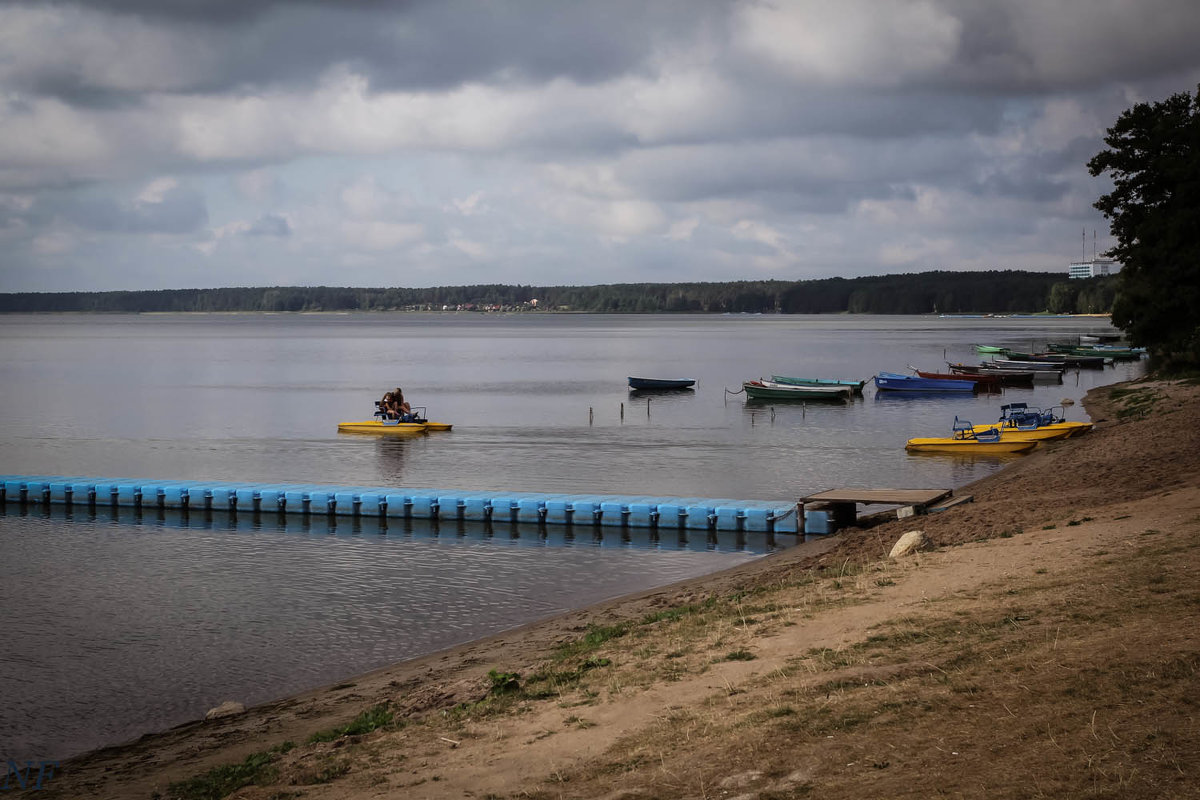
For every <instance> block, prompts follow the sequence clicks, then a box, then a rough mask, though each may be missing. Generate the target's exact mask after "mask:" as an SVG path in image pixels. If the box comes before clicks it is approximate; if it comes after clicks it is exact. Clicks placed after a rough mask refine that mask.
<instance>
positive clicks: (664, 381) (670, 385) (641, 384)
mask: <svg viewBox="0 0 1200 800" xmlns="http://www.w3.org/2000/svg"><path fill="white" fill-rule="evenodd" d="M695 385H696V379H695V378H634V377H631V378H629V388H630V389H639V390H643V391H644V390H647V389H650V390H656V391H677V390H680V389H691V388H692V387H693V386H695Z"/></svg>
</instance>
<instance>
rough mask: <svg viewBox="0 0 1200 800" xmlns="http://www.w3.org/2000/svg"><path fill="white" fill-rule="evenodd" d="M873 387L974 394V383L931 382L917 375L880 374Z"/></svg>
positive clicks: (959, 381)
mask: <svg viewBox="0 0 1200 800" xmlns="http://www.w3.org/2000/svg"><path fill="white" fill-rule="evenodd" d="M875 387H876V388H877V389H879V390H880V391H889V392H975V391H977V390H978V388H979V387H978V386H977V385H976V384H975V382H974V381H969V380H966V379H965V378H964V379H963V380H931V379H929V378H922V377H919V376H917V375H901V374H899V373H896V372H881V373H879V374H878V375H876V376H875Z"/></svg>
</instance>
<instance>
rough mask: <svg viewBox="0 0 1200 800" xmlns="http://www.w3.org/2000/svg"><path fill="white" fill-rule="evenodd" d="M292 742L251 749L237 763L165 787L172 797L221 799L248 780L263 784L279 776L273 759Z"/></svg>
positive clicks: (179, 799)
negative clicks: (254, 751) (260, 749)
mask: <svg viewBox="0 0 1200 800" xmlns="http://www.w3.org/2000/svg"><path fill="white" fill-rule="evenodd" d="M294 746H295V745H294V744H293V743H292V742H284V743H283V744H281V745H280V746H279V747H274V748H272V749H270V750H267V751H266V752H263V753H251V754H250V755H248V756H246V758H245V760H244V761H242V762H241V763H240V764H223V765H221V766H219V767H213V768H212V769H210V770H209V771H208V772H205V773H204V774H202V775H197V776H196V777H194V778H188V779H187V780H185V781H178V782H176V783H172V784H170V785H169V786H168V787H167V791H168V792H169V794H170V796H171V797H172V798H173V800H221V798H223V797H227V796H229V795H231V794H233V793H234V792H236V791H237V790H238V789H241V788H242V787H244V786H250V785H251V784H254V785H258V786H265V785H267V784H270V783H273V782H274V781H275V780H276V779H277V778H278V777H279V770H278V769H277V768H276V767H275V760H276V758H277V757H278V756H279V754H281V753H286V752H287V751H288V750H291V749H292V748H293V747H294Z"/></svg>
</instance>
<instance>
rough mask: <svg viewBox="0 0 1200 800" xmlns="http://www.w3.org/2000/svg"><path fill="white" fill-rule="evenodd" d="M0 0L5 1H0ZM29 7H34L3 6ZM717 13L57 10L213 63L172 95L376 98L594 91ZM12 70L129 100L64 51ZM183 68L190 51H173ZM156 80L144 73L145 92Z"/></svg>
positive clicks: (630, 9) (469, 6)
mask: <svg viewBox="0 0 1200 800" xmlns="http://www.w3.org/2000/svg"><path fill="white" fill-rule="evenodd" d="M0 2H2V0H0ZM11 5H17V6H24V7H25V8H28V9H34V8H44V6H41V5H40V4H33V3H11ZM721 6H722V4H720V3H717V4H715V8H714V4H712V3H699V2H689V0H667V2H658V3H654V4H645V3H639V2H632V0H623V1H622V2H606V3H560V2H557V0H555V1H554V2H535V3H518V4H508V3H491V2H406V3H396V2H382V1H381V2H372V1H371V0H357V2H345V1H344V0H325V1H324V2H315V1H313V2H268V1H267V0H259V1H258V2H246V3H242V2H236V1H233V0H229V1H222V2H208V0H183V1H181V2H161V3H158V2H153V0H145V2H143V1H142V0H104V1H103V2H90V0H89V2H87V3H62V4H58V5H57V6H56V7H57V8H60V9H64V10H69V11H72V12H81V13H86V14H93V15H95V14H99V15H101V18H102V19H105V20H106V21H108V22H112V23H117V24H119V22H120V17H121V16H129V17H135V18H136V19H137V20H138V21H140V22H141V23H144V24H145V25H147V26H149V28H150V29H151V30H153V31H156V32H158V33H160V34H164V35H177V36H179V37H181V38H185V39H186V40H187V41H188V42H189V43H190V44H195V45H198V50H199V51H200V52H201V53H204V52H219V53H220V54H221V57H220V58H219V59H218V60H215V61H212V62H208V61H203V60H202V61H200V62H198V63H197V64H196V68H195V69H192V70H189V73H188V75H187V77H186V79H181V82H180V83H179V85H177V86H175V87H174V89H175V90H176V91H179V92H183V93H215V92H224V91H235V92H246V91H250V90H253V89H254V88H255V87H260V88H261V87H272V86H304V85H307V84H309V83H311V82H312V81H314V80H315V79H316V78H318V77H319V76H320V75H322V74H323V73H324V72H325V71H327V70H328V69H329V68H330V67H331V66H333V65H338V64H344V65H348V66H349V67H351V68H352V69H353V70H354V71H356V72H357V73H359V74H362V75H364V76H366V77H367V78H368V79H369V81H370V84H371V88H372V89H373V90H376V91H384V90H408V91H437V90H444V89H447V88H451V87H455V86H460V85H462V84H465V83H471V82H475V83H500V84H523V83H540V82H543V81H546V80H552V79H555V78H563V79H567V80H570V81H574V82H577V83H580V84H591V83H596V82H599V81H603V80H607V79H611V78H613V77H615V76H618V75H622V74H626V73H628V72H630V71H634V72H636V71H638V70H640V69H643V66H642V65H643V63H644V62H645V60H646V59H647V58H648V57H650V56H651V55H652V54H653V53H654V52H655V49H656V48H657V47H660V46H662V45H663V44H664V43H665V42H670V41H672V40H677V41H686V40H687V39H689V38H691V37H692V36H693V35H694V33H695V30H696V28H697V27H698V26H701V25H703V24H706V22H707V21H708V20H709V19H710V18H712V17H716V18H718V19H719V18H720V17H721V16H723V14H724V12H723V11H722V10H721ZM63 55H64V56H65V58H64V59H63V60H62V61H60V62H57V63H46V62H45V61H42V60H39V61H38V63H37V64H36V65H35V66H33V67H31V68H29V69H28V70H19V71H17V73H16V75H15V82H16V83H17V85H19V86H20V87H21V88H23V89H25V90H26V91H30V92H33V93H35V94H47V95H51V96H54V97H58V98H60V99H62V100H64V101H66V102H70V103H77V104H80V105H85V106H88V105H96V106H104V105H111V104H116V103H120V102H129V99H130V98H132V97H136V96H137V95H138V93H139V92H140V91H141V90H140V89H139V87H138V86H136V85H129V86H125V87H107V86H103V85H97V83H96V79H95V76H92V75H88V74H87V72H86V70H85V69H83V68H82V67H81V65H80V64H79V63H78V62H77V61H75V60H73V59H72V58H71V54H70V53H64V54H63ZM178 57H179V58H181V59H187V58H189V57H195V54H189V53H188V52H186V51H185V52H180V53H179V54H178ZM155 78H156V76H153V75H147V76H146V82H145V85H146V88H153V87H154V84H155Z"/></svg>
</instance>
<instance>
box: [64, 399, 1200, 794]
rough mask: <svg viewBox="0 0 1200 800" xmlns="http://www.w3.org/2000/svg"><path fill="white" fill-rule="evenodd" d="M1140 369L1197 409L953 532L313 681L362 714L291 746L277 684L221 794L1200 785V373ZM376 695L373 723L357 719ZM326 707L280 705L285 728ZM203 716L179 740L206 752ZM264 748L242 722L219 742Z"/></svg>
mask: <svg viewBox="0 0 1200 800" xmlns="http://www.w3.org/2000/svg"><path fill="white" fill-rule="evenodd" d="M1138 388H1140V389H1141V388H1144V389H1146V390H1147V391H1145V392H1140V393H1139V394H1137V395H1127V396H1118V397H1116V398H1110V402H1111V403H1114V404H1115V403H1117V402H1119V401H1121V400H1123V399H1125V397H1136V398H1142V397H1151V396H1152V397H1154V398H1155V400H1154V402H1153V405H1152V408H1153V409H1154V411H1155V413H1158V412H1160V411H1164V410H1165V411H1170V412H1181V413H1170V414H1167V415H1166V416H1164V417H1160V418H1155V417H1153V416H1150V417H1147V418H1145V419H1139V416H1140V415H1139V414H1128V415H1125V416H1124V417H1123V419H1124V420H1125V421H1123V422H1121V423H1120V425H1119V427H1118V428H1113V427H1112V426H1110V427H1109V429H1108V430H1105V428H1104V426H1101V427H1100V428H1099V429H1098V430H1097V432H1096V433H1095V434H1092V435H1091V436H1089V437H1087V438H1085V439H1084V440H1082V441H1080V442H1078V443H1073V444H1070V445H1069V446H1066V447H1057V448H1047V450H1046V451H1045V452H1039V453H1038V454H1036V455H1035V456H1031V457H1029V458H1028V459H1027V460H1025V461H1023V462H1021V466H1020V467H1019V468H1016V469H1010V470H1007V471H1006V472H1005V473H1003V474H1002V475H1000V476H997V478H996V479H989V480H988V481H984V482H982V483H981V484H979V485H977V486H976V487H973V491H974V493H975V495H976V502H975V503H973V504H970V505H967V506H960V507H959V508H958V509H955V510H953V511H950V512H945V513H944V514H941V515H936V516H931V517H927V518H924V519H923V520H922V521H921V524H922V527H924V528H925V529H926V532H927V533H928V534H930V535H931V536H932V538H933V539H934V541H935V542H936V543H938V544H939V545H940V549H939V550H938V551H936V552H932V553H923V554H920V555H918V556H916V557H913V558H910V559H908V560H905V561H903V562H892V561H889V560H887V559H886V558H885V557H884V555H885V554H886V553H887V551H888V549H889V548H890V546H891V543H892V542H893V541H894V540H895V539H896V538H898V536H899V535H900V533H902V532H903V531H904V530H905V529H907V528H908V527H911V526H912V524H913V522H912V521H911V520H909V521H905V522H904V523H894V524H889V525H884V526H881V527H879V528H876V529H872V530H870V531H862V532H857V533H854V534H851V535H846V536H843V537H839V544H838V546H837V547H836V548H835V549H833V550H832V551H830V552H828V553H826V554H824V555H822V556H819V557H813V558H809V559H808V560H806V561H796V560H789V559H787V558H786V557H785V558H780V559H772V560H768V561H766V562H764V563H763V564H762V565H761V566H760V567H758V568H756V569H754V570H747V571H744V572H739V573H736V574H733V575H731V576H726V577H724V578H710V579H707V580H706V581H705V582H704V583H703V584H698V585H691V586H687V587H680V588H676V589H673V590H670V591H664V592H662V593H660V594H659V595H657V596H650V597H647V598H641V599H639V600H636V601H631V602H628V603H625V604H622V605H619V606H614V607H613V608H611V609H608V610H606V611H604V612H603V613H599V612H598V613H585V614H582V615H577V616H575V617H571V618H570V619H581V620H585V621H584V622H576V623H574V624H573V627H571V628H568V627H567V625H568V624H569V623H562V624H560V626H559V627H555V626H545V627H544V628H542V629H541V630H545V631H547V634H546V635H545V636H544V637H543V638H542V639H536V638H535V639H531V640H530V641H528V642H526V643H524V645H522V646H515V647H509V646H506V645H505V643H504V641H500V642H497V643H492V644H487V645H480V646H478V648H473V647H469V648H467V649H464V650H463V651H462V652H460V653H458V654H457V655H455V656H454V657H453V658H451V657H449V656H447V657H445V658H446V659H449V660H447V661H446V662H445V663H446V666H442V667H434V666H431V665H430V664H431V663H432V660H431V661H429V662H425V666H422V667H420V668H419V669H416V668H413V669H409V670H408V671H407V672H404V671H401V672H400V673H398V674H399V675H400V676H404V677H402V679H391V680H388V679H387V677H386V676H385V677H383V678H377V679H372V680H366V679H363V680H359V681H357V682H356V684H357V685H356V687H355V692H356V693H358V694H356V697H361V698H362V699H360V700H357V701H356V702H357V703H359V704H360V705H359V707H357V708H353V707H352V706H344V707H343V706H341V701H340V700H339V699H338V694H337V689H336V688H335V689H332V690H330V691H329V692H327V693H325V694H323V695H319V696H318V697H317V698H316V699H315V700H310V701H306V702H311V703H313V705H312V706H305V705H303V704H301V708H311V709H312V712H311V713H317V712H319V711H322V710H323V711H324V713H326V714H327V715H330V716H335V715H334V714H333V712H331V711H330V709H333V708H344V709H345V710H344V711H342V712H340V713H342V714H347V713H348V715H346V716H343V717H342V718H341V721H340V722H338V723H337V724H334V725H332V726H330V725H329V724H328V723H327V724H325V725H324V726H323V728H320V729H318V730H323V731H325V734H324V735H318V736H310V734H311V733H312V731H311V730H309V731H305V732H304V733H303V735H299V736H296V735H293V736H292V737H291V738H293V739H294V740H295V741H301V742H304V744H301V745H298V746H294V747H290V748H278V747H277V748H274V749H268V748H269V747H270V745H271V744H272V741H271V740H270V739H267V738H266V737H264V736H262V735H261V734H255V733H254V732H253V731H254V730H255V728H254V725H255V724H260V725H262V726H264V727H265V726H267V725H269V724H271V719H274V718H275V717H273V716H270V715H276V716H278V715H281V714H282V713H284V711H286V710H288V709H289V708H290V707H289V706H287V705H280V706H278V707H273V708H269V709H266V710H265V711H263V712H262V713H261V714H260V715H259V716H258V717H251V718H249V719H248V720H247V721H246V722H244V723H242V727H241V729H240V730H241V731H247V732H245V733H241V734H237V736H236V737H235V741H237V742H240V743H241V744H242V745H246V744H250V743H256V742H262V744H260V745H259V747H258V751H259V756H260V757H258V758H256V759H252V760H251V761H250V762H247V763H250V764H259V763H260V762H261V764H262V765H263V767H264V768H263V769H262V770H261V771H258V772H255V773H254V774H253V775H252V776H251V778H252V779H251V780H250V781H249V782H248V784H247V785H245V786H243V787H241V788H240V789H236V790H232V789H229V788H228V784H227V783H223V784H222V787H223V788H221V789H220V791H221V792H222V793H225V794H228V792H230V791H233V792H234V794H233V795H231V796H235V797H238V798H241V799H242V800H252V799H253V798H258V799H259V800H265V799H266V798H277V799H278V798H284V797H300V796H302V797H305V798H309V799H310V800H320V799H321V798H347V797H348V798H356V799H357V798H367V797H376V796H395V797H406V798H407V797H413V798H430V799H431V800H433V799H437V798H452V797H453V798H458V797H464V796H471V797H477V798H492V800H518V798H525V799H526V800H559V799H560V798H603V799H604V800H623V799H624V800H633V799H634V798H638V799H639V800H642V799H644V798H661V799H662V800H671V799H672V798H737V799H738V800H784V798H801V797H821V798H854V800H860V798H863V797H897V798H901V797H913V798H916V797H920V798H928V797H987V798H1006V797H1012V798H1031V797H1033V798H1036V797H1056V798H1057V797H1081V798H1118V797H1119V798H1150V797H1155V798H1157V797H1200V789H1198V788H1195V787H1196V784H1195V782H1194V781H1193V780H1191V777H1190V776H1191V775H1192V774H1193V773H1197V772H1200V729H1198V727H1197V726H1198V722H1197V720H1200V714H1198V713H1197V712H1198V711H1200V709H1198V708H1197V704H1198V703H1200V692H1197V670H1198V669H1200V633H1197V631H1200V624H1198V623H1200V586H1198V585H1197V584H1196V582H1195V579H1194V577H1193V576H1195V575H1197V574H1200V490H1198V489H1197V488H1196V487H1197V484H1198V483H1200V481H1198V480H1197V476H1200V455H1198V451H1200V448H1198V447H1196V445H1197V441H1196V436H1195V434H1194V433H1192V432H1191V428H1192V422H1193V421H1194V420H1195V419H1196V418H1198V417H1200V413H1197V409H1198V408H1200V389H1196V388H1195V387H1181V386H1171V385H1167V386H1161V385H1154V386H1149V387H1138ZM1127 405H1128V404H1127ZM1133 405H1134V406H1138V407H1145V406H1146V405H1148V403H1147V402H1145V401H1142V400H1140V399H1139V401H1138V402H1136V403H1134V404H1133ZM1118 407H1119V406H1117V405H1110V406H1109V409H1110V411H1111V409H1113V408H1118ZM1100 408H1101V411H1100V415H1104V414H1105V411H1104V410H1103V407H1102V406H1101V407H1100ZM1093 416H1097V412H1096V411H1093ZM1111 418H1113V419H1115V418H1116V415H1115V413H1112V415H1111ZM1092 437H1094V438H1092ZM1188 437H1190V439H1189V438H1188ZM1081 474H1085V475H1088V476H1092V480H1087V481H1081V480H1080V479H1079V475H1081ZM1014 496H1019V497H1021V498H1022V502H1021V503H1020V504H1014V503H1013V502H1012V497H1014ZM476 653H478V655H475V654H476ZM371 687H375V688H374V689H372V688H371ZM343 688H344V687H343ZM371 709H376V711H375V713H374V715H373V716H371V717H370V719H369V720H367V721H368V722H370V724H366V722H364V723H363V724H359V725H356V724H354V718H353V714H354V713H359V712H364V713H366V712H370V711H371ZM384 709H386V714H385V713H384ZM299 716H300V717H301V718H302V717H303V714H299ZM362 719H364V720H365V719H366V718H362ZM256 720H257V721H258V722H257V723H256ZM263 720H265V721H263ZM347 723H349V724H347ZM302 727H303V726H302V725H301V723H300V722H295V723H293V724H292V726H291V728H288V727H287V726H281V727H279V728H278V729H277V732H276V739H275V741H282V738H280V737H282V736H284V735H285V734H287V733H288V732H289V731H294V730H298V729H302ZM195 738H197V737H195V736H193V737H190V738H189V736H188V735H182V734H181V735H180V736H179V737H178V741H177V742H174V743H173V745H172V746H173V747H175V748H176V749H175V751H174V752H176V753H183V754H184V755H182V756H176V757H175V758H177V760H178V761H179V762H183V763H184V765H185V766H186V763H187V760H188V758H189V757H190V753H192V752H195V751H196V747H195ZM154 747H155V743H154V742H153V741H151V742H149V743H146V744H144V745H142V744H139V745H137V746H135V747H131V748H129V751H128V752H121V753H119V754H118V756H115V757H114V758H110V759H109V760H107V761H105V759H103V758H102V757H97V759H96V762H95V767H94V772H93V773H91V774H108V769H109V768H111V767H112V766H113V765H114V764H115V765H116V767H117V770H116V771H115V772H114V773H113V774H118V773H120V772H121V771H122V770H124V772H126V773H128V774H138V773H139V771H141V770H143V769H144V768H143V767H142V766H141V764H142V763H143V761H144V760H145V759H148V758H150V757H152V756H153V755H154V753H155V752H156V751H155V749H154ZM226 752H228V753H230V755H232V756H234V757H232V758H225V759H224V761H219V760H216V759H218V758H219V756H220V755H221V754H222V753H226ZM248 754H249V755H253V753H247V751H246V750H245V747H243V749H242V750H240V751H237V750H235V749H234V748H230V747H228V746H222V745H217V746H215V747H214V748H213V750H212V754H211V755H209V756H206V758H207V761H206V762H205V763H206V765H208V766H211V765H213V764H216V765H220V764H233V765H239V764H242V763H243V759H245V758H246V757H247V755H248ZM171 765H172V767H171V768H172V769H175V770H176V773H175V774H178V769H179V768H178V767H177V766H176V765H175V762H171ZM102 770H103V772H102ZM199 774H203V770H200V769H195V768H193V769H192V770H191V771H190V772H188V773H185V777H186V776H194V775H199ZM217 774H218V775H220V776H222V777H224V776H226V773H224V772H219V773H217ZM236 774H240V773H236ZM174 780H176V781H177V780H178V778H174ZM154 785H156V786H166V782H165V781H163V782H159V783H156V784H154ZM122 789H123V787H122V786H120V785H109V786H108V787H107V788H106V787H105V785H104V784H103V779H98V780H95V781H94V782H92V783H88V782H85V781H82V780H77V781H76V782H75V783H74V784H72V783H70V782H69V781H64V783H63V784H62V789H61V790H60V796H64V797H65V796H71V797H76V796H112V797H127V796H146V794H147V793H142V794H140V795H133V794H131V793H129V792H128V791H123V790H122ZM72 790H77V791H72ZM63 791H66V792H69V793H68V794H61V792H63ZM160 792H161V795H160V796H161V797H164V798H165V797H172V796H176V795H177V794H179V793H178V792H175V793H173V791H172V790H160ZM45 796H46V797H52V796H53V794H52V793H47V794H46V795H45ZM179 796H182V795H181V794H179ZM213 796H220V795H219V794H218V795H213Z"/></svg>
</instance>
